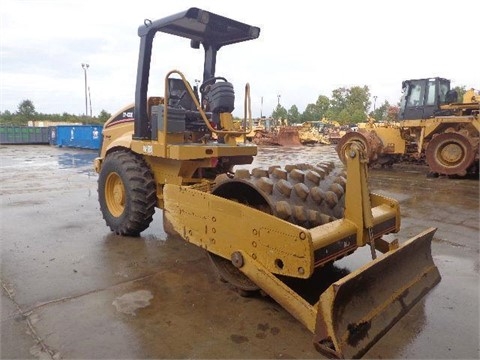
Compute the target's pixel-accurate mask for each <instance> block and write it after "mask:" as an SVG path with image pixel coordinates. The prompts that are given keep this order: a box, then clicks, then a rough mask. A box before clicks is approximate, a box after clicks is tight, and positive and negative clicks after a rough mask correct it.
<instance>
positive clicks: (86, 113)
mask: <svg viewBox="0 0 480 360" xmlns="http://www.w3.org/2000/svg"><path fill="white" fill-rule="evenodd" d="M89 67H90V65H88V64H83V63H82V69H83V73H84V75H85V116H88V94H87V69H88V68H89Z"/></svg>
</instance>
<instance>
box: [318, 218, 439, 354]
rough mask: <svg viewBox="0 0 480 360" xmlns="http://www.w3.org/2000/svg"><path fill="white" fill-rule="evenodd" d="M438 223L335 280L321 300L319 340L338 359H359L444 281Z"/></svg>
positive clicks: (324, 349) (319, 305) (326, 352)
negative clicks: (435, 249) (435, 253)
mask: <svg viewBox="0 0 480 360" xmlns="http://www.w3.org/2000/svg"><path fill="white" fill-rule="evenodd" d="M435 231H436V229H435V228H430V229H428V230H426V231H424V232H422V233H421V234H419V235H417V236H415V237H413V238H411V239H409V240H408V241H406V242H405V243H403V244H402V245H400V247H399V248H398V249H395V250H392V251H390V252H388V253H386V254H385V255H383V256H381V257H379V258H377V259H376V260H373V261H372V262H371V263H369V264H366V265H365V266H363V267H361V268H359V269H358V270H356V271H354V272H352V273H350V274H349V275H347V276H345V277H344V278H342V279H340V280H339V281H337V282H335V283H333V284H332V285H331V286H330V287H329V288H328V289H327V290H326V291H325V292H324V293H322V295H321V296H320V300H319V303H318V313H317V322H316V326H315V335H314V344H315V347H316V348H317V350H318V351H319V352H321V353H323V354H324V355H326V356H328V357H333V358H359V357H361V356H362V355H363V354H365V353H366V352H367V351H368V349H369V348H370V347H371V346H372V345H373V344H375V343H376V342H377V341H378V340H379V339H380V338H381V337H382V336H383V335H384V334H385V333H386V332H387V331H388V330H389V329H390V328H391V327H392V326H393V325H394V324H395V323H396V322H397V321H398V320H400V319H401V318H402V317H403V316H404V315H405V314H406V313H407V312H408V311H409V310H410V309H411V308H412V307H413V306H414V305H415V303H417V302H418V301H419V300H420V299H421V298H422V297H423V296H425V294H427V293H428V292H429V291H430V290H431V289H432V288H433V287H434V286H435V285H436V284H437V283H438V282H439V281H440V273H439V271H438V269H437V267H436V266H435V264H434V262H433V259H432V254H431V242H432V239H433V235H434V233H435Z"/></svg>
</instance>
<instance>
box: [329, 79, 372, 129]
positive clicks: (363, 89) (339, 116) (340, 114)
mask: <svg viewBox="0 0 480 360" xmlns="http://www.w3.org/2000/svg"><path fill="white" fill-rule="evenodd" d="M369 108H370V90H369V89H368V86H352V87H351V88H345V87H342V88H338V89H335V90H333V91H332V97H331V99H330V107H329V108H328V110H327V111H326V117H327V118H328V119H329V120H334V121H338V122H339V123H340V124H342V125H346V124H351V123H358V122H363V121H365V120H366V119H367V113H368V109H369Z"/></svg>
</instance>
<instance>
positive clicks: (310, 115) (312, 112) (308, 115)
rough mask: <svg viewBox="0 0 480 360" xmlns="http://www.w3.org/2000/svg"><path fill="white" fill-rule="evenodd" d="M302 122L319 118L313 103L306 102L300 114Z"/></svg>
mask: <svg viewBox="0 0 480 360" xmlns="http://www.w3.org/2000/svg"><path fill="white" fill-rule="evenodd" d="M301 119H302V122H305V121H316V120H319V119H318V117H317V109H316V105H315V104H308V105H307V107H306V108H305V111H304V112H303V113H302V116H301Z"/></svg>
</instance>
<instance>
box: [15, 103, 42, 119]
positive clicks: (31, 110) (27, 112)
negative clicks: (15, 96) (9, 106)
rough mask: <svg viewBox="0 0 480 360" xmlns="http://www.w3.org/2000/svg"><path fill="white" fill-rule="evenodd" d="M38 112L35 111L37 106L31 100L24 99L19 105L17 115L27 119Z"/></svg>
mask: <svg viewBox="0 0 480 360" xmlns="http://www.w3.org/2000/svg"><path fill="white" fill-rule="evenodd" d="M36 114H37V112H36V111H35V106H34V105H33V102H32V101H31V100H28V99H27V100H23V101H22V102H21V103H20V104H19V105H18V110H17V115H19V116H20V117H22V118H23V119H25V120H31V119H32V118H33V117H34V116H35V115H36Z"/></svg>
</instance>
